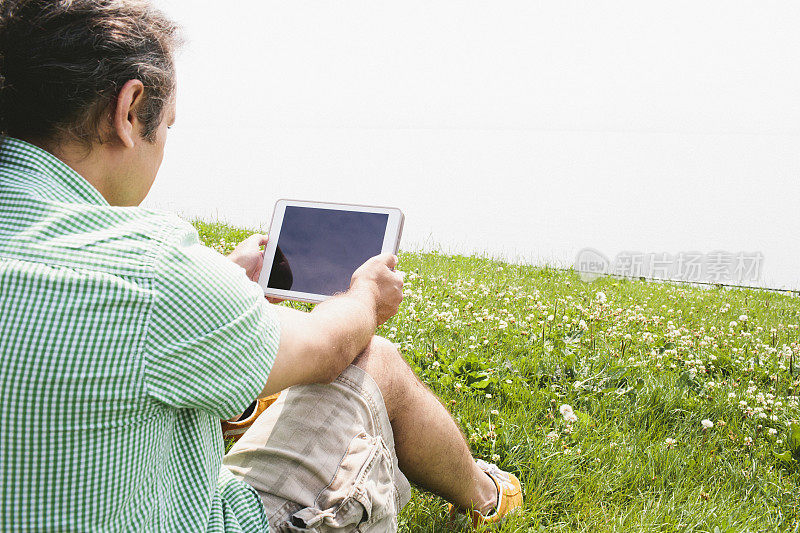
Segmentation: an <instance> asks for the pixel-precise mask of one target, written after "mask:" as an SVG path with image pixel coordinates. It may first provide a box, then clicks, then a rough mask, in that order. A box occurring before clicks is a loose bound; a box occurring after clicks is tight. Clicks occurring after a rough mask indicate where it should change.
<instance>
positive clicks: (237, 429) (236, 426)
mask: <svg viewBox="0 0 800 533" xmlns="http://www.w3.org/2000/svg"><path fill="white" fill-rule="evenodd" d="M279 394H280V393H278V394H273V395H272V396H267V397H266V398H258V399H257V400H256V401H254V402H253V403H252V404H250V407H248V408H247V409H245V411H244V413H242V414H240V415H239V416H234V417H233V418H231V419H228V420H222V421H221V422H222V438H224V439H226V440H227V439H233V441H234V442H236V441H237V440H239V437H241V436H242V435H243V434H244V432H245V431H247V430H248V429H249V428H250V426H252V425H253V422H255V421H256V418H258V415H260V414H261V413H263V412H264V411H266V410H267V407H269V406H270V405H272V404H273V403H275V400H277V399H278V395H279Z"/></svg>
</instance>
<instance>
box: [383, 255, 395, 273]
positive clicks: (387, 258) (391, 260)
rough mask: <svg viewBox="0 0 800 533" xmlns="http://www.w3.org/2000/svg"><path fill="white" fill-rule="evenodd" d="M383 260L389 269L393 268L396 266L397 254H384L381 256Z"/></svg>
mask: <svg viewBox="0 0 800 533" xmlns="http://www.w3.org/2000/svg"><path fill="white" fill-rule="evenodd" d="M381 258H382V259H383V262H384V263H386V266H387V267H389V269H390V270H394V267H396V266H397V262H398V259H397V256H396V255H394V254H384V255H383V256H381Z"/></svg>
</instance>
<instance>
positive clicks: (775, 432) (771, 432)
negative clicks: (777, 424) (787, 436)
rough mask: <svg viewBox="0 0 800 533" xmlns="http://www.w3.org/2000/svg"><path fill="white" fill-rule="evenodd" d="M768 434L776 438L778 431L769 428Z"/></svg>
mask: <svg viewBox="0 0 800 533" xmlns="http://www.w3.org/2000/svg"><path fill="white" fill-rule="evenodd" d="M767 433H769V434H770V435H772V436H773V437H774V436H775V435H777V434H778V430H777V429H775V428H769V429H768V430H767Z"/></svg>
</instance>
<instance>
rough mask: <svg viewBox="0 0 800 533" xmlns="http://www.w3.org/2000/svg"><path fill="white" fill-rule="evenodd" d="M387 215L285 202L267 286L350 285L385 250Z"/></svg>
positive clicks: (329, 290)
mask: <svg viewBox="0 0 800 533" xmlns="http://www.w3.org/2000/svg"><path fill="white" fill-rule="evenodd" d="M388 220H389V215H387V214H385V213H363V212H353V211H339V210H334V209H321V208H315V207H297V206H287V207H286V210H285V212H284V215H283V223H282V224H281V230H280V236H279V237H278V245H277V250H276V252H275V258H274V260H273V262H272V270H271V272H270V276H269V281H268V282H267V286H268V287H270V288H273V289H286V290H290V289H291V290H293V291H301V292H308V293H313V294H335V293H337V292H342V291H346V290H347V289H348V287H349V286H350V277H351V276H352V275H353V272H355V270H356V269H357V268H358V267H360V266H361V265H362V264H364V261H366V260H367V259H369V258H370V257H373V256H375V255H378V254H380V253H381V246H382V245H383V239H384V235H385V233H386V225H387V222H388Z"/></svg>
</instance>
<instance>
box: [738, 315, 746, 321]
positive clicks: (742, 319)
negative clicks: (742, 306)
mask: <svg viewBox="0 0 800 533" xmlns="http://www.w3.org/2000/svg"><path fill="white" fill-rule="evenodd" d="M739 322H747V315H739Z"/></svg>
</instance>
